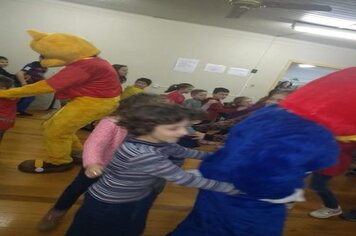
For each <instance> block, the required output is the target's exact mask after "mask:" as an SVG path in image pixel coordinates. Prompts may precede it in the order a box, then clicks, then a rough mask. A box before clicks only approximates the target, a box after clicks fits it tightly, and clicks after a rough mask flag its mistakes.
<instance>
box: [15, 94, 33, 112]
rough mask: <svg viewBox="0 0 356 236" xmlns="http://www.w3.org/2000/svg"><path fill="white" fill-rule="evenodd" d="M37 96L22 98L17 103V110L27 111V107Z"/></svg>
mask: <svg viewBox="0 0 356 236" xmlns="http://www.w3.org/2000/svg"><path fill="white" fill-rule="evenodd" d="M35 98H36V97H35V96H32V97H24V98H21V99H20V101H19V102H18V103H17V112H26V110H27V108H28V107H29V106H30V105H31V103H32V102H33V101H34V100H35Z"/></svg>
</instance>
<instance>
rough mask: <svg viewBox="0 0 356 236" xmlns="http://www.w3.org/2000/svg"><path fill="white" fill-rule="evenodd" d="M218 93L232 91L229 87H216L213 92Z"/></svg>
mask: <svg viewBox="0 0 356 236" xmlns="http://www.w3.org/2000/svg"><path fill="white" fill-rule="evenodd" d="M216 93H230V90H228V89H227V88H214V90H213V94H216Z"/></svg>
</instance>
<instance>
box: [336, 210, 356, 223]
mask: <svg viewBox="0 0 356 236" xmlns="http://www.w3.org/2000/svg"><path fill="white" fill-rule="evenodd" d="M340 217H341V218H342V219H344V220H347V221H356V210H351V211H347V212H344V213H343V214H342V215H341V216H340Z"/></svg>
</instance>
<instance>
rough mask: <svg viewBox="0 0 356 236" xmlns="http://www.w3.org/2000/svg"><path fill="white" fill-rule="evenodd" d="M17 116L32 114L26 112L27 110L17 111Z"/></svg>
mask: <svg viewBox="0 0 356 236" xmlns="http://www.w3.org/2000/svg"><path fill="white" fill-rule="evenodd" d="M17 115H18V116H33V114H30V113H27V112H24V111H23V112H19V113H17Z"/></svg>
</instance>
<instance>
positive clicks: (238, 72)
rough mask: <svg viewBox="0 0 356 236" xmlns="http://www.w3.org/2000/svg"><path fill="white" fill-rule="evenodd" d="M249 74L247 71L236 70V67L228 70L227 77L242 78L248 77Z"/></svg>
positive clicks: (242, 69)
mask: <svg viewBox="0 0 356 236" xmlns="http://www.w3.org/2000/svg"><path fill="white" fill-rule="evenodd" d="M249 73H250V70H249V69H244V68H237V67H230V68H229V70H228V71H227V74H228V75H236V76H242V77H246V76H248V74H249Z"/></svg>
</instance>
